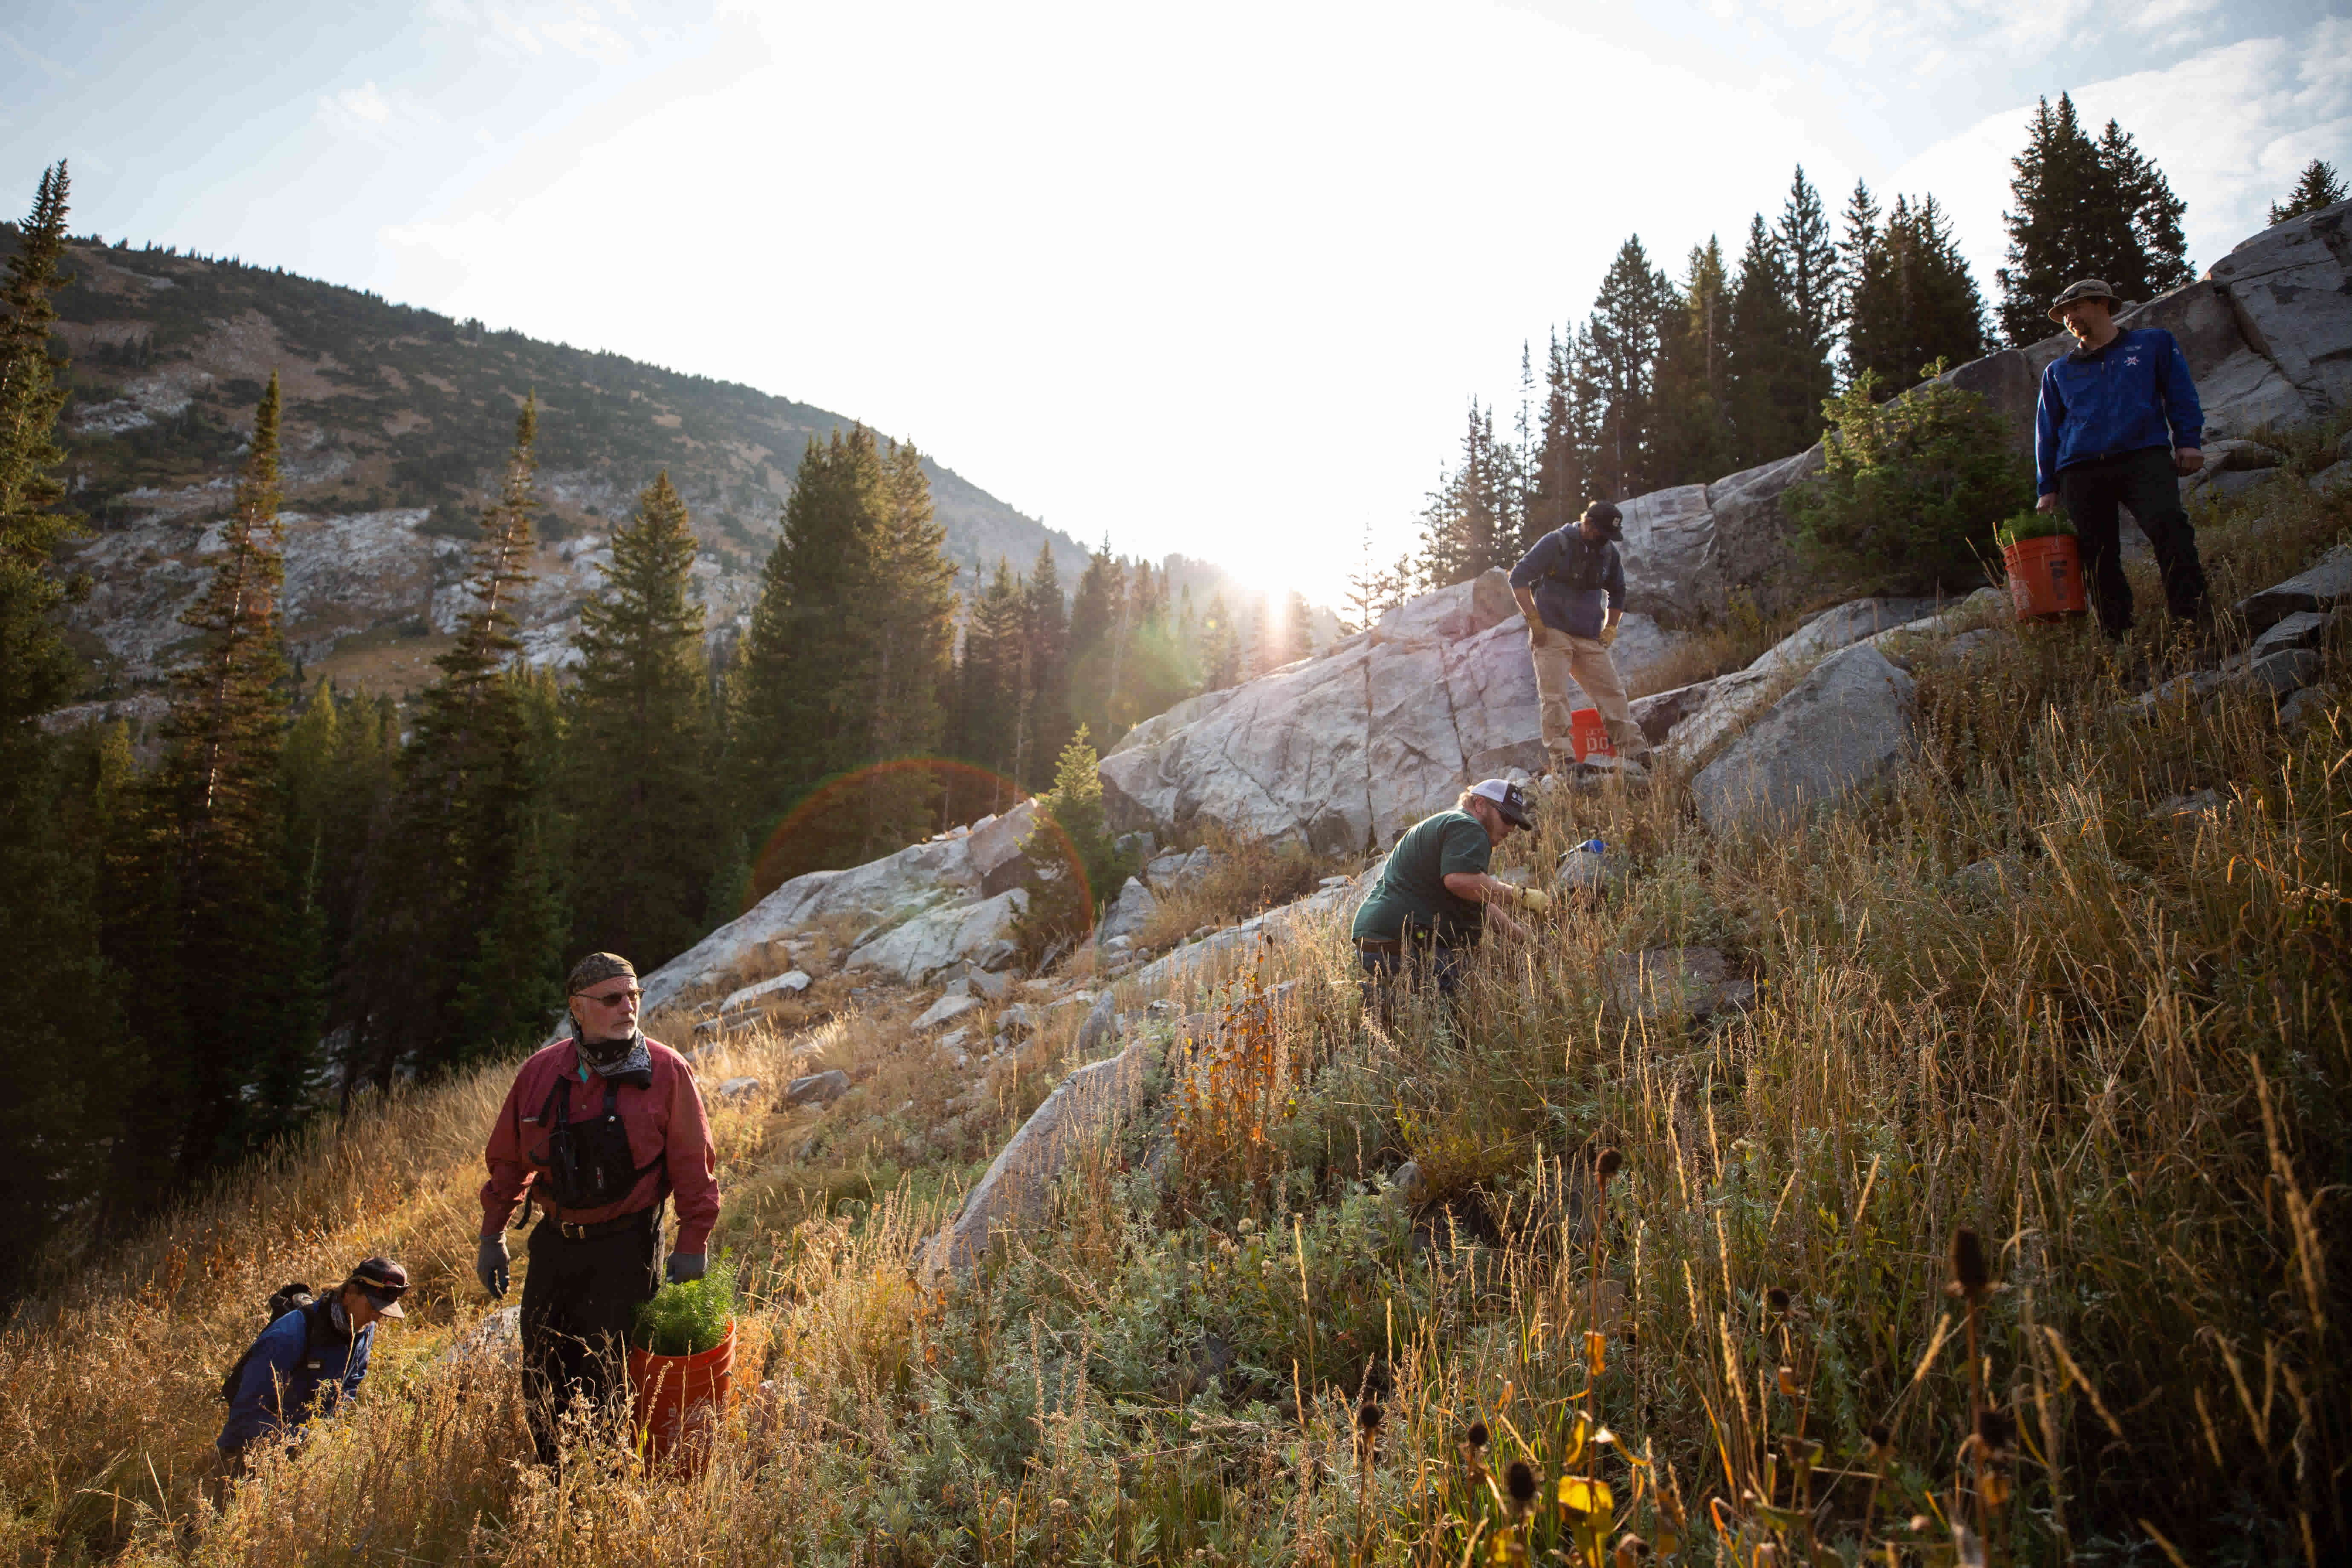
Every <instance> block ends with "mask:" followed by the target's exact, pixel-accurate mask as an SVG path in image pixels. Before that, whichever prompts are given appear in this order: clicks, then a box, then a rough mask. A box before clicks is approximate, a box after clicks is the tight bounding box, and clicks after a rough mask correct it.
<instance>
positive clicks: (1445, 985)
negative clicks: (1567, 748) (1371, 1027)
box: [1356, 942, 1469, 1028]
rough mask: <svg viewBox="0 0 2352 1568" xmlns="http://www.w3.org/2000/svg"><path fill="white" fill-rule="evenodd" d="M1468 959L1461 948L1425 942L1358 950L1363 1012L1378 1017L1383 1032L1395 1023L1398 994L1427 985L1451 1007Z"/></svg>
mask: <svg viewBox="0 0 2352 1568" xmlns="http://www.w3.org/2000/svg"><path fill="white" fill-rule="evenodd" d="M1468 956H1469V954H1468V953H1467V952H1466V951H1465V950H1464V949H1462V948H1458V947H1449V946H1443V945H1439V944H1437V943H1433V942H1404V943H1402V944H1401V945H1399V946H1397V947H1364V946H1358V948H1357V949H1356V962H1357V963H1358V964H1359V965H1360V967H1361V968H1362V970H1363V972H1364V978H1363V981H1362V986H1363V994H1364V1006H1365V1008H1366V1010H1368V1011H1370V1012H1372V1013H1374V1014H1375V1015H1377V1016H1378V1017H1379V1018H1380V1020H1381V1026H1382V1027H1383V1028H1385V1027H1387V1026H1389V1025H1390V1024H1391V1023H1392V1022H1393V1021H1394V1019H1395V1016H1396V999H1397V996H1398V994H1400V993H1401V992H1403V991H1406V990H1409V989H1417V988H1419V987H1422V986H1428V985H1434V986H1435V987H1436V988H1437V994H1439V995H1440V996H1443V997H1444V998H1445V1000H1446V1003H1447V1005H1449V1006H1451V1005H1453V1002H1454V991H1455V990H1456V988H1458V987H1459V986H1460V985H1461V984H1462V965H1463V963H1464V962H1465V960H1466V959H1467V958H1468Z"/></svg>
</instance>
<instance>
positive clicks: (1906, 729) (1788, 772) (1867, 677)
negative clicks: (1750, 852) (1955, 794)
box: [1691, 643, 1913, 832]
mask: <svg viewBox="0 0 2352 1568" xmlns="http://www.w3.org/2000/svg"><path fill="white" fill-rule="evenodd" d="M1912 689H1913V688H1912V680H1911V677H1910V676H1909V675H1908V674H1906V673H1905V672H1904V671H1903V670H1902V669H1900V668H1897V667H1896V666H1895V664H1894V663H1893V662H1892V661H1890V660H1889V659H1888V658H1887V657H1886V656H1885V654H1883V653H1881V652H1880V651H1879V650H1878V649H1877V648H1876V647H1874V646H1872V645H1871V644H1868V643H1860V644H1856V645H1855V646H1853V647H1848V648H1844V649H1842V650H1841V651H1839V652H1837V653H1834V654H1832V655H1831V656H1830V657H1829V658H1825V659H1823V660H1822V662H1821V663H1820V664H1819V665H1818V666H1816V667H1815V668H1814V669H1813V671H1812V673H1811V674H1810V675H1808V676H1806V677H1805V679H1802V680H1801V681H1799V682H1798V683H1797V685H1796V686H1795V688H1794V689H1791V690H1790V692H1789V694H1788V695H1787V696H1785V697H1783V698H1781V699H1780V700H1779V701H1778V702H1775V703H1774V704H1773V705H1772V706H1771V708H1770V709H1769V710H1767V711H1766V712H1765V713H1764V714H1763V715H1762V716H1761V717H1760V718H1759V719H1758V720H1757V721H1755V722H1754V723H1752V724H1750V725H1749V726H1748V728H1747V729H1746V730H1744V731H1741V732H1740V733H1739V735H1738V737H1737V738H1735V739H1734V740H1733V741H1732V742H1731V743H1730V744H1729V745H1727V746H1726V747H1725V748H1724V750H1723V751H1722V752H1721V753H1720V754H1719V755H1717V757H1716V759H1715V760H1714V761H1713V762H1711V763H1708V764H1707V765H1706V767H1705V768H1703V769H1702V770H1700V772H1699V774H1698V776H1697V777H1696V779H1694V780H1692V781H1691V794H1692V795H1693V797H1694V798H1695V800H1696V803H1697V805H1698V811H1699V816H1701V817H1703V818H1704V819H1705V820H1706V825H1707V826H1709V827H1712V828H1715V829H1716V830H1717V831H1718V832H1720V831H1723V830H1726V829H1728V828H1734V827H1738V826H1743V825H1746V824H1750V823H1761V822H1768V821H1779V822H1794V821H1796V820H1799V819H1801V817H1802V816H1805V815H1806V814H1808V813H1810V812H1811V810H1813V809H1814V808H1815V807H1817V806H1820V805H1823V804H1825V803H1827V802H1830V801H1833V800H1835V799H1837V798H1839V797H1840V796H1842V795H1845V794H1847V793H1848V792H1850V791H1851V790H1853V789H1854V788H1856V787H1857V786H1859V785H1861V784H1864V783H1867V782H1868V781H1869V780H1870V779H1871V778H1873V777H1874V776H1875V775H1876V774H1877V773H1880V772H1881V771H1882V770H1883V769H1885V767H1887V766H1888V765H1889V764H1890V763H1893V762H1894V761H1895V758H1896V757H1898V756H1899V755H1901V754H1902V752H1903V749H1904V747H1905V746H1906V744H1907V743H1908V742H1909V740H1910V734H1911V698H1912Z"/></svg>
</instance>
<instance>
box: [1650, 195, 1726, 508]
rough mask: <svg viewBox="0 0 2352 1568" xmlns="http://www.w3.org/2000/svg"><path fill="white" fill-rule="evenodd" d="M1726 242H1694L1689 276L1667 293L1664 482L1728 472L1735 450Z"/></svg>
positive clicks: (1661, 349)
mask: <svg viewBox="0 0 2352 1568" xmlns="http://www.w3.org/2000/svg"><path fill="white" fill-rule="evenodd" d="M1725 274H1726V268H1725V267H1724V262H1723V247H1722V245H1721V244H1720V243H1719V242H1718V241H1717V240H1716V239H1714V238H1713V237H1709V239H1708V240H1707V242H1706V244H1705V245H1704V246H1694V247H1691V253H1690V258H1689V260H1688V262H1687V263H1686V264H1685V270H1684V274H1683V281H1682V283H1681V284H1680V285H1679V286H1678V287H1677V288H1676V289H1674V290H1673V291H1672V294H1671V297H1670V298H1669V300H1667V306H1668V310H1667V315H1666V318H1665V320H1664V321H1663V322H1662V323H1661V324H1660V327H1659V342H1658V394H1657V397H1658V472H1657V480H1658V483H1659V484H1660V485H1687V484H1704V483H1706V481H1707V480H1709V479H1715V478H1716V477H1717V476H1718V475H1721V474H1724V473H1727V472H1729V471H1730V470H1731V469H1732V468H1734V467H1735V466H1736V464H1735V463H1734V461H1733V457H1732V451H1733V447H1732V432H1731V414H1730V403H1731V371H1730V353H1729V349H1730V328H1731V300H1730V294H1729V289H1728V279H1727V277H1726V275H1725Z"/></svg>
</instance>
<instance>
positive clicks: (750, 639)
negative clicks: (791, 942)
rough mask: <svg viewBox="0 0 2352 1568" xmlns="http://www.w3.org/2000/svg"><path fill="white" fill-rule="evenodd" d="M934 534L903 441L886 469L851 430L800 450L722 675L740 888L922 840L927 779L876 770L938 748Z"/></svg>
mask: <svg viewBox="0 0 2352 1568" xmlns="http://www.w3.org/2000/svg"><path fill="white" fill-rule="evenodd" d="M942 537H943V535H942V531H941V530H940V526H939V524H938V522H937V521H935V520H934V518H933V517H932V515H931V504H930V492H929V484H928V482H927V481H926V480H925V479H924V478H923V475H922V468H921V459H920V458H919V455H918V454H917V453H916V452H915V450H914V448H913V447H895V448H894V449H893V450H892V451H891V453H890V454H889V455H888V456H887V460H886V457H885V454H884V453H883V452H882V450H881V449H880V447H879V446H878V445H877V442H876V440H875V437H874V435H873V433H872V432H871V431H869V430H867V429H866V428H865V426H854V427H852V428H851V429H850V430H848V431H846V432H844V431H840V430H836V431H835V432H834V433H833V434H832V435H831V436H830V437H828V438H827V439H826V440H825V441H824V442H823V443H819V442H817V441H815V440H814V439H812V440H811V441H810V442H809V445H808V449H807V451H806V452H805V453H804V454H803V456H802V458H801V466H800V469H799V471H798V473H796V474H795V475H794V477H793V493H792V496H791V498H790V499H789V500H787V501H786V502H785V506H784V519H783V531H782V535H781V536H780V537H779V538H778V540H777V542H776V546H775V548H774V550H773V551H772V552H770V554H769V557H768V563H767V566H766V569H765V571H764V572H763V574H762V576H761V590H760V599H759V603H758V605H757V606H756V607H755V608H754V609H753V611H752V616H751V630H750V632H749V633H748V634H747V635H746V637H744V640H743V644H742V647H741V648H740V653H739V657H738V663H737V666H736V668H735V670H734V672H733V674H732V675H731V676H730V680H729V690H728V703H729V722H728V734H729V764H728V768H727V774H728V778H729V782H730V793H731V795H732V796H733V805H734V810H735V812H736V813H737V817H738V820H739V822H740V823H741V824H743V825H744V826H745V827H746V828H747V829H748V830H749V832H750V834H751V837H752V838H753V839H754V840H755V841H758V842H761V843H763V844H764V845H765V847H764V848H763V849H762V851H761V854H760V856H759V858H758V859H757V861H756V863H755V867H754V870H753V875H752V880H751V890H752V892H753V893H755V894H759V893H764V892H766V891H767V890H769V889H772V888H774V887H776V886H777V885H778V884H780V883H781V882H782V881H784V880H785V879H787V878H790V877H793V876H797V875H799V874H800V873H802V872H803V871H813V870H817V869H821V868H829V867H838V866H854V865H857V864H859V863H861V862H863V861H866V860H870V859H872V858H875V857H876V856H877V855H883V854H887V853H889V852H890V851H891V850H893V849H897V848H898V847H902V846H903V845H905V844H907V843H908V842H910V841H911V840H913V839H915V838H919V837H922V834H923V832H924V831H925V830H926V824H927V822H928V819H929V812H930V810H931V807H932V805H933V803H934V801H935V799H936V795H935V788H934V785H933V784H932V783H931V781H930V779H929V774H928V773H926V772H925V771H923V770H919V769H894V770H877V768H876V764H878V763H887V762H890V761H893V760H898V759H905V758H911V757H916V756H919V755H921V754H922V753H924V752H929V751H930V750H931V749H933V748H934V747H935V746H936V745H937V744H938V742H939V739H940V725H941V720H942V713H941V710H940V692H941V690H942V689H943V688H944V686H945V685H946V683H947V679H948V675H949V670H950V662H949V661H950V650H951V648H952V646H953V643H952V639H953V629H954V628H953V616H954V604H955V600H954V584H955V574H954V567H953V565H952V564H951V563H949V562H948V561H947V560H946V559H945V558H944V557H943V556H941V555H940V541H941V539H942ZM853 773H854V774H856V775H858V776H857V778H856V780H855V781H854V782H851V781H849V775H851V774H853ZM788 817H789V822H790V831H789V832H787V833H783V834H782V835H781V836H779V835H778V833H777V829H778V828H779V827H781V826H784V825H785V823H786V821H787V818H788Z"/></svg>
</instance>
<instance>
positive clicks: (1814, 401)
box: [1772, 164, 1843, 450]
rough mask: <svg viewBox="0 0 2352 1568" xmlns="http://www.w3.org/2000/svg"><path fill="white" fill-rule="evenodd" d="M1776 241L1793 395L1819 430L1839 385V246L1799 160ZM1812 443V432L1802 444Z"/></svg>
mask: <svg viewBox="0 0 2352 1568" xmlns="http://www.w3.org/2000/svg"><path fill="white" fill-rule="evenodd" d="M1772 244H1773V247H1774V248H1775V249H1776V250H1778V251H1779V253H1780V267H1781V270H1782V271H1783V272H1784V273H1785V274H1786V275H1787V277H1788V280H1789V306H1790V312H1791V315H1792V317H1793V320H1792V321H1790V341H1789V374H1790V376H1792V377H1793V378H1794V380H1795V383H1796V384H1795V386H1794V387H1793V388H1792V389H1791V393H1790V395H1791V396H1792V397H1794V398H1796V399H1797V400H1798V405H1799V406H1800V407H1801V408H1802V409H1803V410H1805V411H1806V424H1807V425H1808V426H1810V427H1811V429H1812V430H1814V431H1816V432H1817V431H1818V430H1819V429H1820V427H1821V422H1820V419H1819V417H1818V411H1819V410H1820V408H1821V405H1822V399H1824V398H1826V397H1828V396H1829V395H1830V393H1831V391H1832V388H1833V387H1834V386H1835V385H1836V376H1835V375H1834V374H1833V373H1832V370H1831V368H1830V353H1831V351H1832V349H1833V348H1834V347H1835V346H1836V342H1837V332H1838V326H1839V311H1838V305H1839V296H1840V292H1841V289H1842V287H1843V279H1842V278H1841V276H1840V270H1839V267H1838V254H1837V247H1836V245H1835V244H1834V243H1832V239H1831V236H1830V220H1829V215H1828V214H1827V213H1826V212H1824V211H1823V210H1822V195H1821V193H1820V192H1819V191H1817V190H1815V189H1814V188H1813V187H1812V185H1811V184H1810V183H1809V182H1808V181H1807V180H1806V179H1805V170H1804V165H1802V164H1799V165H1798V166H1797V174H1796V178H1795V180H1794V181H1793V182H1792V183H1791V184H1790V187H1789V199H1788V202H1787V203H1786V204H1785V205H1783V206H1782V207H1781V209H1780V222H1779V223H1777V224H1775V225H1774V226H1773V227H1772ZM1811 444H1812V437H1811V436H1807V437H1805V439H1804V440H1803V441H1801V442H1799V443H1798V445H1799V446H1811ZM1791 449H1792V450H1793V449H1794V448H1791Z"/></svg>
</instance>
